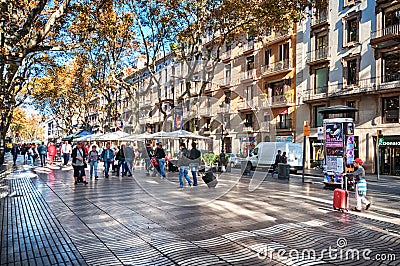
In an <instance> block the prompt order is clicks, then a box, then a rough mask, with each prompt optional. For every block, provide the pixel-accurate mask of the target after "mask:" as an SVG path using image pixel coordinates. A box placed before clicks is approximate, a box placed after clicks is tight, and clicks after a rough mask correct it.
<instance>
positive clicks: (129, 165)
mask: <svg viewBox="0 0 400 266" xmlns="http://www.w3.org/2000/svg"><path fill="white" fill-rule="evenodd" d="M125 162H126V168H125V174H126V173H127V172H129V173H130V174H132V169H133V170H135V166H133V167H132V162H133V159H132V158H125Z"/></svg>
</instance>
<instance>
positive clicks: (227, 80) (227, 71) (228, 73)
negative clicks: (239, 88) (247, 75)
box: [225, 64, 231, 84]
mask: <svg viewBox="0 0 400 266" xmlns="http://www.w3.org/2000/svg"><path fill="white" fill-rule="evenodd" d="M229 83H231V65H230V64H226V65H225V84H229Z"/></svg>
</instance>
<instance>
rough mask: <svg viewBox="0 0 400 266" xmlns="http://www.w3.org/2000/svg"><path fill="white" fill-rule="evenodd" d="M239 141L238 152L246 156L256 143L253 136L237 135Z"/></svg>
mask: <svg viewBox="0 0 400 266" xmlns="http://www.w3.org/2000/svg"><path fill="white" fill-rule="evenodd" d="M239 142H240V150H239V154H240V155H242V156H244V157H247V156H248V155H249V154H250V153H251V152H252V151H253V149H254V148H255V147H256V145H257V141H256V137H255V136H239Z"/></svg>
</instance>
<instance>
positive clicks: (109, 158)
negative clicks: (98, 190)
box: [100, 143, 115, 178]
mask: <svg viewBox="0 0 400 266" xmlns="http://www.w3.org/2000/svg"><path fill="white" fill-rule="evenodd" d="M110 147H111V145H110V143H107V144H106V148H105V149H103V152H102V153H101V156H100V159H101V161H103V162H104V177H105V178H108V177H109V175H108V173H109V171H110V165H111V163H112V162H113V161H114V158H115V155H114V151H113V150H111V148H110Z"/></svg>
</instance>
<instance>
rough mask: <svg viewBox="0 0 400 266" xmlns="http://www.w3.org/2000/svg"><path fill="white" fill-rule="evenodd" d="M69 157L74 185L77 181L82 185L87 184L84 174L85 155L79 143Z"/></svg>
mask: <svg viewBox="0 0 400 266" xmlns="http://www.w3.org/2000/svg"><path fill="white" fill-rule="evenodd" d="M71 157H72V167H73V168H74V180H75V185H76V184H78V181H82V183H84V184H85V185H86V184H87V183H88V182H87V181H86V174H85V163H86V159H85V158H86V153H85V149H84V147H83V144H82V143H81V142H78V144H77V145H76V147H75V148H74V149H73V150H72V153H71Z"/></svg>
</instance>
